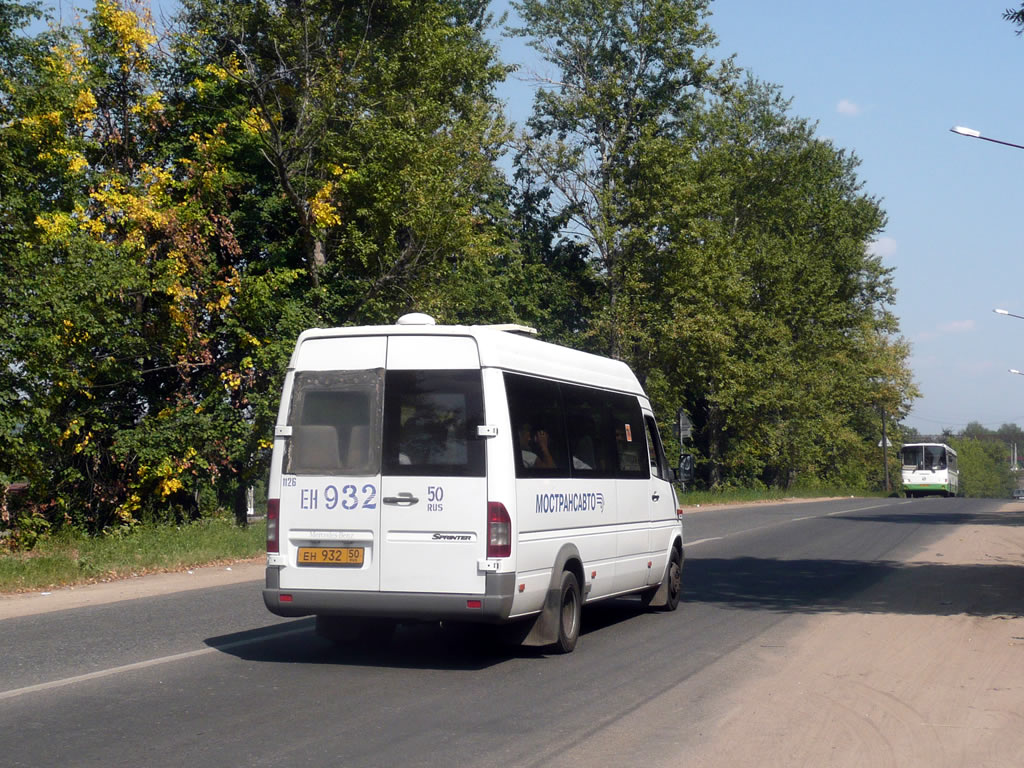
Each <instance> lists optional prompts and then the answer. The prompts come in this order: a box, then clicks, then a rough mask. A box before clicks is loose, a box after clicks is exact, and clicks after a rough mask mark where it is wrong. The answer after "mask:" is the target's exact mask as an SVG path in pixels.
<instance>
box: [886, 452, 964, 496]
mask: <svg viewBox="0 0 1024 768" xmlns="http://www.w3.org/2000/svg"><path fill="white" fill-rule="evenodd" d="M900 457H901V460H902V464H903V490H904V491H905V492H906V494H907V498H910V499H913V498H916V497H918V496H929V495H933V496H956V495H958V494H959V492H960V471H959V470H958V469H957V464H956V451H954V450H953V449H952V448H950V447H949V446H948V445H946V444H945V443H908V444H907V445H904V446H903V448H902V449H900Z"/></svg>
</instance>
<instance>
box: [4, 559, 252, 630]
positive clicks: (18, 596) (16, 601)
mask: <svg viewBox="0 0 1024 768" xmlns="http://www.w3.org/2000/svg"><path fill="white" fill-rule="evenodd" d="M265 571H266V559H265V558H263V557H260V558H257V559H255V560H243V561H240V562H236V563H231V564H230V565H215V566H207V567H202V568H192V569H189V570H186V571H180V572H175V573H153V574H146V575H143V576H134V577H132V578H128V579H118V580H115V581H108V582H103V583H101V584H83V585H80V586H75V587H63V588H61V589H53V590H48V591H45V592H24V593H15V594H0V620H2V619H11V618H14V617H16V616H29V615H32V614H36V613H49V612H50V611H63V610H66V609H68V608H81V607H82V606H87V605H101V604H103V603H116V602H118V601H120V600H134V599H136V598H139V597H152V596H154V595H162V594H167V593H169V592H181V591H184V590H188V589H205V588H207V587H216V586H221V585H224V584H238V583H240V582H243V581H261V580H262V579H263V576H264V572H265Z"/></svg>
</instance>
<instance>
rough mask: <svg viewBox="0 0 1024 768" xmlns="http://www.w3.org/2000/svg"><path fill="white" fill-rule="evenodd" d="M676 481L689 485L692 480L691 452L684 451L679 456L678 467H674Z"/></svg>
mask: <svg viewBox="0 0 1024 768" xmlns="http://www.w3.org/2000/svg"><path fill="white" fill-rule="evenodd" d="M675 479H676V482H677V483H682V484H683V485H689V484H690V483H692V482H693V454H692V453H684V454H683V455H682V456H680V457H679V467H678V468H677V469H676V478H675Z"/></svg>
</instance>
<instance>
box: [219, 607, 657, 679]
mask: <svg viewBox="0 0 1024 768" xmlns="http://www.w3.org/2000/svg"><path fill="white" fill-rule="evenodd" d="M638 605H639V604H637V606H638ZM636 612H637V609H636V608H634V609H633V615H634V616H635V615H636ZM587 613H588V612H587V610H584V622H583V626H582V632H581V635H585V634H587V633H588V632H591V631H595V630H597V629H600V628H602V627H604V626H607V624H608V617H607V616H603V620H602V621H599V622H598V623H597V624H596V625H593V624H591V623H589V622H588V621H587V618H586V617H587ZM504 629H505V628H502V627H491V626H486V625H455V626H442V625H441V624H440V623H429V624H426V623H425V624H409V625H401V626H399V627H398V628H397V629H396V630H395V634H394V636H393V637H392V638H391V639H390V640H389V641H388V642H387V643H384V644H379V645H376V646H369V645H365V644H363V645H360V644H352V645H343V644H335V643H332V642H330V641H328V640H325V639H323V638H321V637H320V636H318V635H317V634H316V632H315V631H314V622H313V619H312V618H307V619H299V620H296V621H289V622H284V623H281V624H276V625H274V626H272V627H265V628H261V629H254V630H249V631H245V632H236V633H233V634H230V635H222V636H219V637H210V638H207V639H206V640H205V643H206V645H208V646H210V647H212V648H216V649H217V650H219V651H222V652H224V653H227V654H230V655H232V656H236V657H238V658H240V659H243V660H245V661H255V662H267V663H277V664H332V665H335V664H340V665H351V666H362V667H390V668H396V669H437V670H480V669H485V668H487V667H491V666H494V665H496V664H501V663H503V662H506V661H509V660H511V659H515V658H524V657H531V658H543V657H545V656H547V655H549V654H548V651H547V650H546V649H544V648H534V647H527V646H522V645H518V644H517V643H516V642H515V639H516V635H515V633H514V632H513V633H507V632H506V631H504Z"/></svg>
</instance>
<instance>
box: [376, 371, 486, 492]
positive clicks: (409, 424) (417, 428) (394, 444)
mask: <svg viewBox="0 0 1024 768" xmlns="http://www.w3.org/2000/svg"><path fill="white" fill-rule="evenodd" d="M384 392H385V395H384V401H385V404H384V441H383V446H384V447H383V452H384V472H385V473H386V474H390V475H440V476H454V477H483V476H484V444H483V440H481V439H480V438H478V437H477V435H476V428H477V427H478V426H479V425H481V424H483V423H484V413H483V394H482V392H483V390H482V380H481V376H480V371H479V370H478V369H474V370H466V371H388V372H387V374H386V377H385V388H384Z"/></svg>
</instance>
